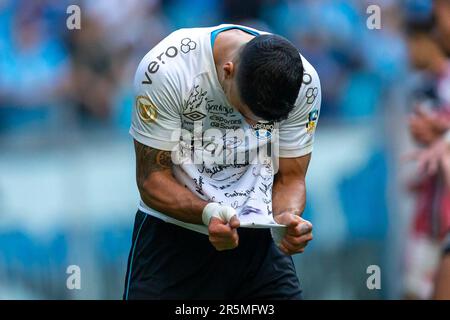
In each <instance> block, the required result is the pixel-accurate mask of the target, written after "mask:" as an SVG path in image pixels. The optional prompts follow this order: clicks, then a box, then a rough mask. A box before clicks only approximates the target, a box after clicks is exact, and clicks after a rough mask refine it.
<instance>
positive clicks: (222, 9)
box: [0, 0, 421, 132]
mask: <svg viewBox="0 0 450 320" xmlns="http://www.w3.org/2000/svg"><path fill="white" fill-rule="evenodd" d="M71 4H77V5H78V6H79V7H80V12H81V24H80V26H81V29H80V30H76V29H74V30H69V29H68V28H67V26H66V20H67V19H68V18H69V16H70V14H69V13H66V9H67V7H68V6H69V5H71ZM368 5H369V1H356V0H352V1H343V0H338V1H331V0H322V1H311V0H305V1H287V0H249V1H237V0H224V1H220V0H193V1H182V0H164V1H162V0H148V1H138V0H129V1H119V0H96V1H88V0H85V1H56V0H39V1H24V0H19V1H13V0H1V1H0V48H1V50H0V55H1V56H0V132H9V131H17V130H25V131H28V130H35V131H38V132H41V131H42V130H44V131H45V130H54V131H55V132H58V128H62V127H63V128H77V127H81V128H85V127H89V126H92V127H95V128H97V127H99V126H100V127H107V128H108V127H109V128H111V129H114V128H126V127H127V126H128V123H129V117H130V115H129V108H130V102H131V98H130V92H131V90H130V87H131V83H132V78H133V74H134V71H135V68H136V66H137V64H138V62H139V60H140V59H141V57H143V55H144V54H145V53H146V52H147V51H148V50H149V49H151V48H152V47H153V46H154V45H155V44H156V43H157V42H158V41H160V40H161V39H162V38H164V37H165V36H166V35H168V34H169V33H170V32H171V31H173V30H175V29H177V28H181V27H195V26H211V25H215V24H220V23H224V22H227V23H240V24H244V25H250V26H253V27H256V28H261V29H264V30H268V31H272V32H275V33H279V34H281V35H284V36H286V37H287V38H289V39H291V40H292V41H293V42H294V43H295V45H297V46H298V48H299V49H300V51H301V52H302V54H303V55H304V56H306V57H307V58H308V59H309V60H310V61H311V62H312V63H313V65H315V66H316V69H317V70H318V72H319V74H320V75H321V79H322V88H323V92H324V95H323V97H324V98H323V108H322V110H323V111H322V119H323V118H328V117H329V118H344V119H346V118H349V119H353V118H360V117H367V116H372V115H374V114H376V113H377V112H378V111H379V110H378V109H379V108H380V103H379V102H380V101H379V99H380V97H381V96H382V93H383V92H384V90H387V89H388V88H390V86H391V85H392V84H393V83H394V82H395V81H396V80H398V79H400V78H401V77H402V76H403V75H404V73H405V65H404V63H403V61H404V58H405V54H406V53H405V48H404V43H403V42H402V41H401V25H400V20H399V18H398V17H400V16H401V12H402V10H403V8H402V7H401V6H399V4H398V3H397V1H381V3H380V5H382V16H383V21H382V23H383V25H382V26H383V27H382V29H380V30H376V31H375V32H374V31H373V30H369V29H368V28H367V27H366V19H367V14H366V8H367V6H368ZM420 9H421V8H419V10H420Z"/></svg>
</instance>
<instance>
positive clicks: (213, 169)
mask: <svg viewBox="0 0 450 320" xmlns="http://www.w3.org/2000/svg"><path fill="white" fill-rule="evenodd" d="M248 164H249V163H248V162H246V163H241V164H218V165H214V166H209V167H207V166H205V164H203V165H202V166H201V168H199V169H197V171H198V173H200V174H206V175H208V176H209V177H210V178H211V179H214V178H215V175H216V174H218V173H220V172H223V171H224V170H227V169H230V168H233V169H240V168H246V167H247V166H248Z"/></svg>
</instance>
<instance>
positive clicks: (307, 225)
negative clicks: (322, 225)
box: [286, 218, 312, 237]
mask: <svg viewBox="0 0 450 320" xmlns="http://www.w3.org/2000/svg"><path fill="white" fill-rule="evenodd" d="M300 219H301V218H300ZM311 231H312V224H311V222H309V221H307V220H304V219H301V222H300V223H299V224H298V225H296V226H293V227H288V228H287V230H286V233H287V234H288V235H291V236H296V237H298V236H301V235H304V234H307V233H309V232H311Z"/></svg>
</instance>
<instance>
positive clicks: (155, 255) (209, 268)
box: [123, 211, 301, 300]
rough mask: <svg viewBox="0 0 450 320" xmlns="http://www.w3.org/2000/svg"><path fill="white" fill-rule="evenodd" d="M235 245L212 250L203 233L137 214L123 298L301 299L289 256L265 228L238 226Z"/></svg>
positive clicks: (140, 213) (143, 214) (141, 213)
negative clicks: (280, 248) (237, 237)
mask: <svg viewBox="0 0 450 320" xmlns="http://www.w3.org/2000/svg"><path fill="white" fill-rule="evenodd" d="M238 233H239V246H238V247H237V248H236V249H233V250H226V251H217V250H216V249H215V248H214V247H213V246H212V245H211V243H210V242H209V239H208V237H207V236H206V235H204V234H201V233H197V232H195V231H190V230H187V229H184V228H182V227H179V226H176V225H174V224H171V223H166V222H164V221H162V220H160V219H158V218H155V217H153V216H150V215H147V214H145V213H143V212H140V211H138V212H137V214H136V219H135V225H134V231H133V238H132V245H131V250H130V255H129V257H128V267H127V273H126V277H125V290H124V295H123V298H124V299H165V300H167V299H169V300H172V299H174V300H175V299H205V300H206V299H273V300H276V299H283V300H285V299H301V290H300V284H299V281H298V278H297V274H296V272H295V267H294V263H293V261H292V257H290V256H287V255H285V254H283V253H282V252H281V251H280V250H279V249H278V248H277V247H276V245H275V244H274V242H273V240H272V237H271V235H270V232H269V230H268V229H246V228H239V229H238Z"/></svg>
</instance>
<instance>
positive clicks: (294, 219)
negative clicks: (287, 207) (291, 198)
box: [274, 212, 301, 227]
mask: <svg viewBox="0 0 450 320" xmlns="http://www.w3.org/2000/svg"><path fill="white" fill-rule="evenodd" d="M299 218H300V217H299V216H296V215H294V214H292V213H290V212H283V213H281V214H278V215H275V216H274V220H275V221H276V222H277V223H279V224H283V225H285V226H287V227H295V226H297V225H298V224H299V223H300V221H301V218H300V219H299Z"/></svg>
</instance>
